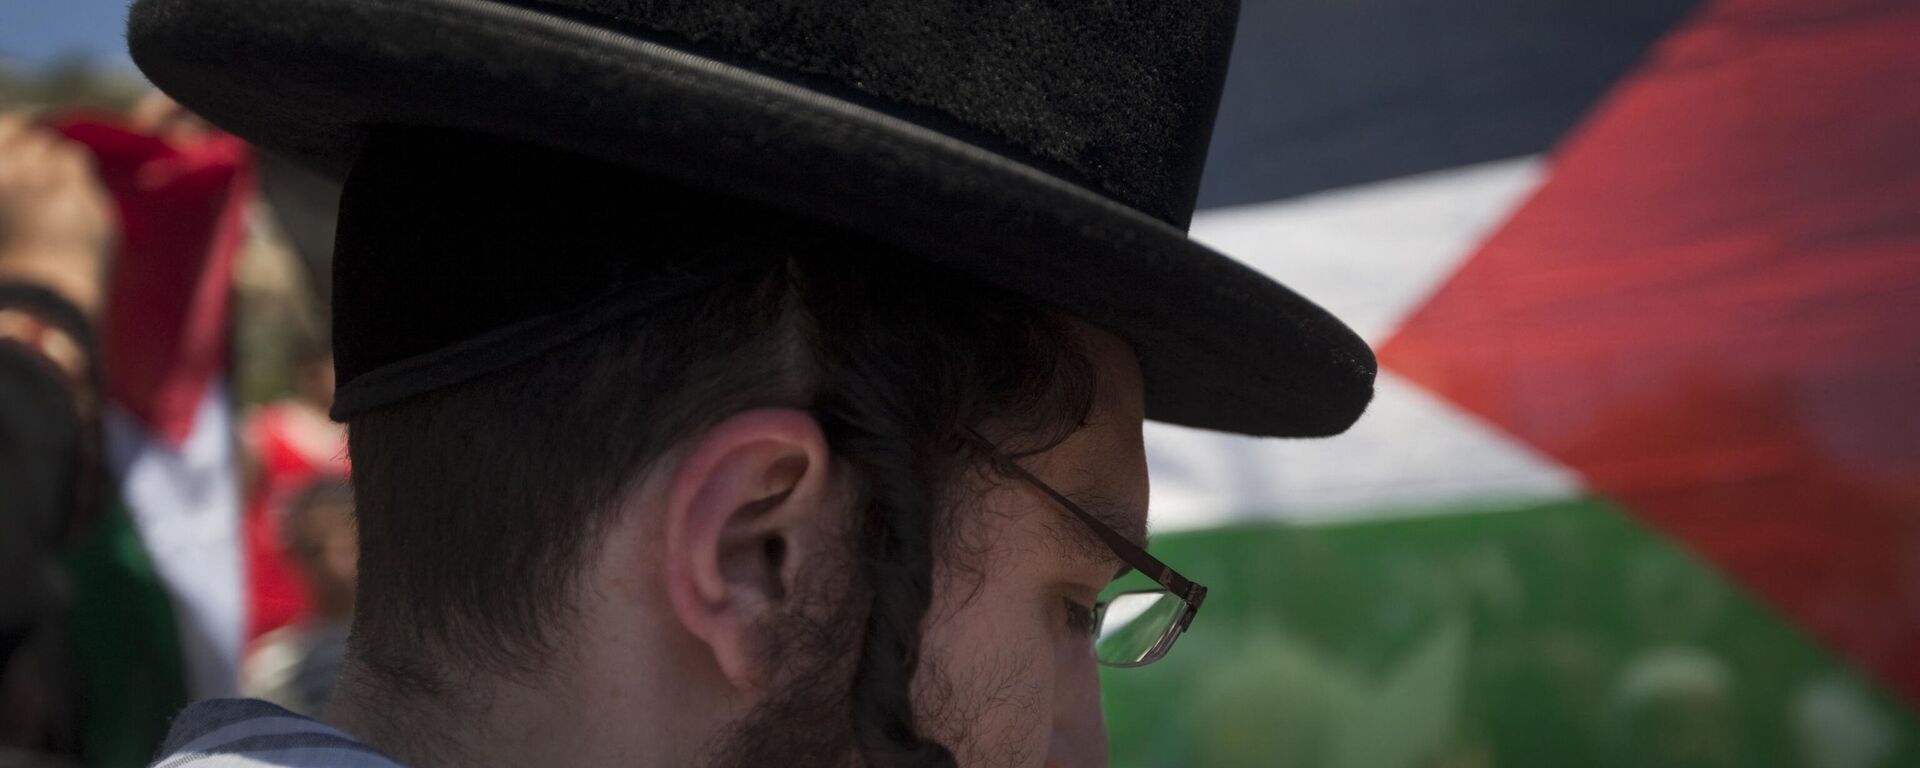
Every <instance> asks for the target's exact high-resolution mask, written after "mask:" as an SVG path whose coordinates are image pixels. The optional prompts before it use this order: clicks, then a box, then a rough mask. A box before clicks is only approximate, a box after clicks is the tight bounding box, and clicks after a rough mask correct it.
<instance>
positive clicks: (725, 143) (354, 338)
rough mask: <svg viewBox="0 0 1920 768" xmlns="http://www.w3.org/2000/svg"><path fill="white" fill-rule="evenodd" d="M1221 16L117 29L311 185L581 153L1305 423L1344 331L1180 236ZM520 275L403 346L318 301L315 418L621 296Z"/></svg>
mask: <svg viewBox="0 0 1920 768" xmlns="http://www.w3.org/2000/svg"><path fill="white" fill-rule="evenodd" d="M1236 13H1237V4H1236V3H1235V2H1233V0H1182V1H1181V2H1139V3H1107V2H1099V3H1095V2H1047V3H1033V2H1030V1H1028V0H887V1H885V2H851V1H850V0H710V1H708V2H663V1H659V0H553V1H552V2H542V3H534V2H511V3H509V2H501V1H499V0H273V2H261V1H260V0H138V2H136V3H134V5H133V7H132V10H131V13H130V17H129V26H128V41H129V44H130V47H131V50H132V54H133V58H134V60H135V62H136V63H137V64H138V65H139V66H140V68H141V69H142V70H143V71H144V72H145V73H146V75H147V76H148V77H149V78H150V79H151V80H152V81H153V82H154V83H155V84H156V85H158V86H159V87H160V88H161V89H162V90H164V91H166V92H167V93H168V94H170V95H171V96H173V97H174V98H175V99H177V100H178V101H180V102H181V103H182V104H183V105H185V106H186V107H188V108H189V109H192V110H194V111H195V112H197V113H199V114H200V115H201V116H202V117H204V118H206V119H208V120H209V121H211V122H213V123H215V124H217V125H219V126H221V127H223V128H225V129H227V130H229V131H232V132H233V133H235V134H237V135H239V136H241V137H243V138H246V139H248V140H250V141H252V142H254V143H256V144H258V145H260V146H263V147H265V148H267V149H270V150H272V151H275V152H277V153H279V154H281V155H284V156H287V157H290V158H292V159H294V160H295V161H297V162H299V163H302V164H304V165H307V166H309V167H311V168H313V169H315V170H318V171H320V172H321V173H324V174H327V175H330V176H334V177H336V178H344V177H346V176H347V175H348V171H349V170H350V169H352V168H353V167H354V164H355V162H356V159H357V158H359V157H360V153H361V151H362V147H363V145H365V143H366V141H367V138H368V136H369V135H370V133H375V132H377V131H379V130H381V129H382V127H386V126H416V127H424V128H435V129H455V130H460V131H468V132H473V133H477V134H484V135H487V136H494V137H499V138H501V139H507V140H513V141H519V142H527V143H530V144H534V145H539V146H543V147H551V148H555V149H559V150H565V151H567V152H571V153H576V154H578V155H583V156H587V157H591V158H598V159H599V160H602V161H605V162H607V163H609V164H613V165H617V166H621V167H624V168H626V169H631V170H632V171H633V172H635V173H638V174H644V175H645V176H646V177H648V178H659V179H663V180H669V181H671V183H674V184H683V185H688V187H690V188H698V189H701V190H706V191H711V192H714V193H718V194H721V195H724V196H726V197H727V198H729V199H738V200H740V201H743V202H745V203H749V204H752V205H755V206H764V207H766V208H767V209H770V210H778V211H781V212H783V213H786V214H792V215H796V216H801V217H805V218H806V219H809V220H814V221H819V222H823V223H826V224H829V225H832V226H836V227H840V228H844V229H845V230H847V231H849V232H855V233H859V234H860V235H861V236H863V237H868V238H871V239H872V240H874V241H876V242H878V243H881V244H884V245H886V246H890V247H892V248H893V249H895V250H897V251H899V252H900V253H902V254H907V255H909V256H911V257H915V258H923V259H926V260H927V261H928V262H929V263H932V264H937V265H940V266H941V267H942V268H945V269H950V270H954V271H957V272H960V273H964V274H966V275H969V276H972V277H974V278H977V279H979V280H982V281H984V282H987V283H989V284H992V285H996V286H999V287H1001V288H1004V289H1007V290H1010V291H1013V292H1017V293H1020V294H1023V295H1026V296H1029V297H1031V298H1033V299H1035V300H1037V301H1039V302H1041V303H1044V304H1047V305H1051V306H1054V307H1057V308H1059V309H1061V310H1064V311H1066V312H1069V313H1071V314H1074V315H1077V316H1079V317H1082V318H1084V319H1086V320H1088V321H1090V322H1093V323H1095V324H1097V325H1099V326H1102V327H1104V328H1106V329H1108V330H1109V331H1111V332H1113V333H1115V334H1117V335H1119V336H1121V337H1123V338H1125V339H1126V340H1128V341H1129V342H1130V343H1131V344H1132V345H1133V347H1134V349H1135V350H1136V352H1137V353H1138V354H1139V357H1140V362H1141V366H1142V370H1143V373H1144V375H1145V380H1146V398H1147V415H1148V417H1149V418H1152V419H1155V420H1159V421H1166V422H1171V423H1175V424H1183V425H1189V426H1195V427H1202V428H1208V429H1217V430H1224V431H1230V432H1239V433H1245V434H1253V435H1268V436H1296V437H1304V436H1319V435H1328V434H1334V433H1338V432H1340V431H1342V430H1344V429H1346V428H1347V427H1348V426H1349V425H1350V424H1352V422H1353V421H1354V420H1355V419H1356V418H1358V417H1359V415H1360V413H1361V411H1362V410H1363V409H1364V408H1365V406H1366V404H1367V402H1368V400H1369V399H1370V398H1371V396H1372V389H1373V378H1374V371H1375V369H1374V360H1373V355H1372V353H1371V352H1370V351H1369V350H1368V348H1367V346H1366V344H1365V343H1364V342H1362V341H1361V340H1360V339H1359V338H1358V337H1357V336H1355V335H1354V333H1353V332H1352V331H1350V330H1349V329H1348V328H1347V327H1346V326H1345V325H1343V324H1342V323H1340V321H1338V320H1337V319H1335V318H1334V317H1333V316H1331V315H1329V314H1328V313H1327V312H1326V311H1325V310H1323V309H1321V308H1320V307H1318V306H1316V305H1315V304H1313V303H1312V302H1310V301H1308V300H1307V299H1304V298H1302V297H1301V296H1299V295H1297V294H1295V293H1293V292H1292V291H1290V290H1288V289H1287V288H1285V287H1283V286H1281V285H1280V284H1278V283H1276V282H1274V281H1273V280H1271V279H1268V278H1267V277H1265V276H1263V275H1261V274H1259V273H1257V272H1255V271H1253V270H1251V269H1249V268H1247V267H1245V266H1243V265H1241V264H1239V263H1237V262H1235V261H1233V260H1232V259H1229V258H1227V257H1225V256H1222V255H1220V254H1218V253H1215V252H1213V251H1212V250H1209V249H1208V248H1206V247H1205V246H1202V245H1200V244H1198V243H1196V242H1194V241H1192V240H1190V239H1189V238H1188V237H1187V236H1186V233H1185V228H1186V226H1187V224H1188V221H1189V219H1190V217H1191V215H1192V211H1193V204H1194V198H1195V194H1196V192H1197V189H1198V183H1199V177H1200V170H1201V165H1202V163H1203V160H1204V158H1205V154H1206V153H1205V148H1206V143H1207V139H1208V136H1209V133H1210V131H1211V128H1212V123H1213V116H1214V112H1215V109H1216V107H1217V102H1218V99H1219V93H1220V87H1221V84H1222V82H1223V79H1224V75H1225V70H1226V62H1227V54H1228V50H1229V48H1230V45H1231V40H1232V33H1233V24H1234V20H1235V16H1236ZM352 190H353V182H352V181H351V180H349V181H348V196H349V199H351V198H352V196H353V192H352ZM349 207H350V206H349ZM348 215H351V211H350V210H349V211H346V212H343V224H342V231H343V236H344V233H345V232H346V228H347V227H348V223H347V222H346V221H345V217H346V216H348ZM356 258H361V259H362V260H363V261H364V258H363V257H361V256H357V255H356V254H355V253H352V252H349V251H348V250H347V249H346V246H344V245H343V246H342V249H341V250H340V251H339V252H338V253H337V254H336V260H337V263H336V276H337V278H336V279H339V280H341V281H342V282H341V283H340V284H339V285H337V286H336V291H342V292H344V291H349V290H353V289H352V287H351V286H352V284H354V282H355V281H352V280H348V279H347V278H348V276H350V275H365V274H368V273H370V272H374V271H377V270H378V269H379V268H380V266H381V265H379V264H367V263H357V264H356V263H352V262H353V260H354V259H356ZM379 258H381V259H405V258H408V257H407V256H406V255H405V254H399V255H396V254H394V253H391V252H387V253H385V254H383V255H381V256H380V257H379ZM527 258H529V259H533V258H542V256H541V255H537V254H529V255H528V256H527ZM370 282H374V281H369V280H366V279H364V278H363V279H359V280H358V284H369V283H370ZM516 288H517V286H514V285H498V286H491V287H487V286H482V288H481V289H480V291H479V292H480V293H481V294H485V293H486V292H488V291H494V292H511V291H514V290H516ZM390 290H391V289H389V291H390ZM533 293H536V294H540V293H542V292H541V291H537V290H536V291H533ZM544 295H551V296H559V297H560V298H558V299H553V300H551V301H545V300H543V301H545V303H544V304H543V303H542V302H540V301H533V302H519V303H518V304H516V305H515V306H518V307H520V308H518V309H516V310H515V312H517V313H518V314H517V315H515V314H507V315H502V314H501V313H500V312H498V311H493V312H482V313H475V317H478V318H480V319H476V320H473V321H471V322H472V323H473V324H472V326H471V327H465V326H462V325H461V323H464V322H468V321H466V320H463V319H461V318H463V317H465V316H466V315H465V314H464V313H461V312H459V308H458V307H439V308H431V309H429V310H426V311H436V312H441V313H443V315H452V316H454V317H452V318H451V319H449V317H446V316H442V317H435V318H430V319H431V320H432V321H433V324H435V325H436V326H437V328H438V331H437V332H436V333H437V336H436V337H435V338H434V339H432V340H431V341H430V342H422V343H415V344H405V343H402V344H395V343H392V340H391V339H383V340H380V341H378V342H372V343H366V344H362V343H361V342H362V339H361V338H359V337H360V336H362V335H371V334H373V333H374V332H373V331H358V330H355V331H350V332H348V331H343V330H342V329H343V328H371V327H373V326H375V325H379V323H375V322H372V320H373V318H369V317H367V315H369V314H376V313H380V312H383V311H391V312H394V313H400V314H401V315H404V313H406V312H416V313H417V312H419V311H421V310H419V309H417V308H408V307H402V306H399V305H398V303H396V304H394V305H393V306H389V307H387V308H385V309H384V310H383V309H382V308H380V307H377V306H369V305H368V302H366V301H358V300H355V299H354V297H351V296H349V297H345V298H344V300H343V299H342V297H339V296H336V301H335V307H336V310H335V312H336V317H335V323H336V332H335V345H336V356H337V358H338V361H339V362H338V377H339V395H338V397H339V401H340V403H339V405H338V406H337V407H336V415H339V416H342V417H347V418H350V417H351V416H352V415H353V414H354V413H357V412H360V411H363V410H365V409H367V408H373V407H378V406H379V405H382V404H385V403H388V402H393V401H395V400H398V399H401V398H404V397H408V396H411V395H413V394H418V393H420V392H423V391H426V390H429V389H432V388H434V387H437V386H445V385H447V384H451V383H454V382H456V381H459V380H461V379H464V378H472V377H474V376H478V375H482V374H484V373H486V372H488V371H489V370H493V369H497V368H500V367H503V366H505V365H509V364H512V363H513V362H516V361H519V360H524V359H526V358H527V357H529V356H532V355H536V354H539V353H540V352H542V351H544V350H545V349H547V348H550V347H551V346H552V345H554V344H556V343H558V342H559V341H564V340H565V338H568V337H569V334H577V333H579V332H580V327H579V326H580V324H581V323H582V322H600V321H602V320H605V319H610V317H609V315H611V314H617V313H614V312H597V313H596V312H582V311H580V310H581V308H580V307H577V306H569V305H568V304H569V302H585V301H595V302H602V303H604V304H605V305H607V306H620V305H621V304H622V300H621V298H620V297H618V296H609V295H608V294H607V293H606V292H605V291H599V292H594V293H591V294H590V295H589V294H581V295H577V296H574V295H568V294H566V292H565V291H559V292H554V291H547V292H545V294H544ZM482 300H485V296H484V295H483V296H482ZM509 303H512V302H509ZM628 304H631V305H633V306H636V307H638V306H641V304H643V303H642V302H628ZM635 311H640V310H638V309H636V310H635ZM342 312H352V313H359V314H360V315H361V317H358V318H355V317H342V316H340V314H341V313H342ZM582 318H588V319H587V320H583V319H582ZM593 318H599V319H593ZM382 319H384V318H382ZM385 325H386V326H387V330H386V331H384V332H385V333H401V334H404V333H406V332H407V331H406V330H405V329H406V328H408V327H409V326H410V324H409V323H407V322H404V321H403V322H393V323H386V324H385ZM449 328H452V329H453V330H452V331H449V330H448V329H449Z"/></svg>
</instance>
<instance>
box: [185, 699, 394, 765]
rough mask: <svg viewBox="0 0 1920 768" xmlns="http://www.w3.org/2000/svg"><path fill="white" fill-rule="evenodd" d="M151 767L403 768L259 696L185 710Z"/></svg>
mask: <svg viewBox="0 0 1920 768" xmlns="http://www.w3.org/2000/svg"><path fill="white" fill-rule="evenodd" d="M152 768H401V766H400V764H399V763H397V762H394V760H393V758H390V757H387V756H386V755H383V754H381V753H380V751H379V750H377V749H374V748H373V747H369V746H367V745H365V744H362V743H360V742H358V741H355V740H354V739H353V737H352V736H348V735H346V734H344V733H341V732H340V731H339V730H338V729H336V728H334V727H332V726H329V725H326V724H325V723H321V722H320V721H318V720H314V719H312V718H307V717H301V716H300V715H296V714H294V713H292V712H289V711H287V710H285V709H281V708H280V707H277V706H274V705H272V704H269V703H267V702H264V701H260V700H258V699H213V700H211V701H202V702H199V703H197V704H194V705H193V706H190V707H187V708H186V709H184V710H182V711H181V712H180V714H179V716H177V717H175V718H174V719H173V728H172V730H171V731H169V732H168V733H167V743H166V744H164V745H162V746H161V747H160V756H159V757H158V758H156V759H155V760H154V762H153V766H152Z"/></svg>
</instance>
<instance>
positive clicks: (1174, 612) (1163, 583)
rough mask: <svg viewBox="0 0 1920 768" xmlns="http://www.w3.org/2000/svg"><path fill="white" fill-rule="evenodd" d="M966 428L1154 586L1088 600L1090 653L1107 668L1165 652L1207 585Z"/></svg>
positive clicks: (1148, 660) (1150, 660) (1184, 626)
mask: <svg viewBox="0 0 1920 768" xmlns="http://www.w3.org/2000/svg"><path fill="white" fill-rule="evenodd" d="M966 432H967V435H968V436H969V437H970V438H971V440H972V442H974V443H976V444H977V445H978V447H980V448H981V449H982V450H984V451H986V452H987V455H988V456H989V457H990V458H992V460H993V461H994V462H995V463H996V464H997V465H999V466H1000V468H1001V470H1002V471H1004V472H1006V473H1008V474H1011V475H1013V476H1014V477H1018V478H1020V479H1021V480H1023V481H1025V482H1027V483H1029V484H1031V485H1033V487H1035V488H1038V489H1040V491H1041V492H1042V493H1045V494H1046V495H1047V496H1048V497H1049V498H1052V499H1053V501H1054V503H1056V504H1059V505H1060V506H1061V507H1064V508H1065V509H1066V510H1067V511H1068V512H1071V513H1072V514H1073V516H1074V517H1076V518H1079V519H1080V522H1081V523H1084V524H1085V525H1086V526H1087V528H1089V529H1091V530H1092V531H1093V535H1095V536H1097V537H1099V539H1100V540H1101V541H1102V542H1105V543H1106V545H1107V547H1108V548H1109V549H1111V550H1113V554H1114V555H1115V556H1116V557H1119V558H1120V561H1121V562H1123V563H1126V565H1127V567H1129V568H1132V569H1133V570H1136V571H1139V572H1140V573H1141V574H1142V575H1144V576H1146V577H1147V578H1150V579H1153V580H1154V582H1156V583H1158V584H1159V585H1160V588H1159V589H1142V590H1133V591H1129V592H1122V593H1120V594H1117V595H1114V596H1112V597H1109V598H1107V599H1105V600H1101V601H1100V602H1099V603H1097V604H1095V605H1094V608H1093V655H1094V658H1095V659H1097V660H1098V661H1099V662H1100V663H1101V664H1104V665H1106V666H1109V667H1144V666H1146V665H1148V664H1152V663H1154V662H1156V661H1159V660H1160V659H1161V657H1163V656H1166V655H1167V650H1168V649H1171V648H1172V647H1173V643H1174V641H1175V640H1178V639H1180V635H1181V634H1182V633H1184V632H1186V631H1187V626H1188V625H1190V624H1192V623H1193V617H1194V614H1197V613H1199V612H1200V604H1201V603H1203V602H1206V599H1207V588H1206V587H1203V586H1200V585H1199V584H1195V583H1194V582H1193V581H1192V580H1190V579H1188V578H1187V577H1185V576H1181V575H1180V574H1179V573H1178V572H1176V571H1174V570H1173V569H1172V568H1169V567H1167V564H1166V563H1162V562H1160V560H1159V558H1156V557H1154V556H1153V555H1149V554H1147V551H1146V550H1144V549H1141V548H1140V547H1139V546H1138V545H1136V544H1134V543H1133V542H1131V541H1128V540H1127V537H1125V536H1122V535H1120V532H1119V531H1116V530H1114V529H1113V528H1112V527H1110V526H1108V525H1107V524H1106V523H1103V522H1100V519H1099V518H1096V517H1094V516H1093V514H1092V513H1090V512H1088V511H1086V510H1084V509H1081V508H1080V505H1078V504H1075V503H1073V500H1072V499H1069V498H1067V497H1066V495H1065V494H1063V493H1061V492H1059V491H1057V490H1054V489H1053V487H1052V486H1050V485H1047V484H1046V483H1044V482H1041V480H1040V478H1038V477H1035V476H1034V475H1033V473H1031V472H1028V471H1027V470H1026V469H1025V468H1024V467H1021V466H1020V465H1019V464H1018V463H1016V462H1015V461H1013V459H1012V458H1010V457H1007V456H1005V455H1004V454H1002V453H1001V452H1000V451H999V449H998V448H996V447H995V446H994V445H993V443H991V442H988V441H987V439H986V438H985V437H982V436H981V435H980V433H979V432H976V431H974V430H972V429H967V430H966Z"/></svg>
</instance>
